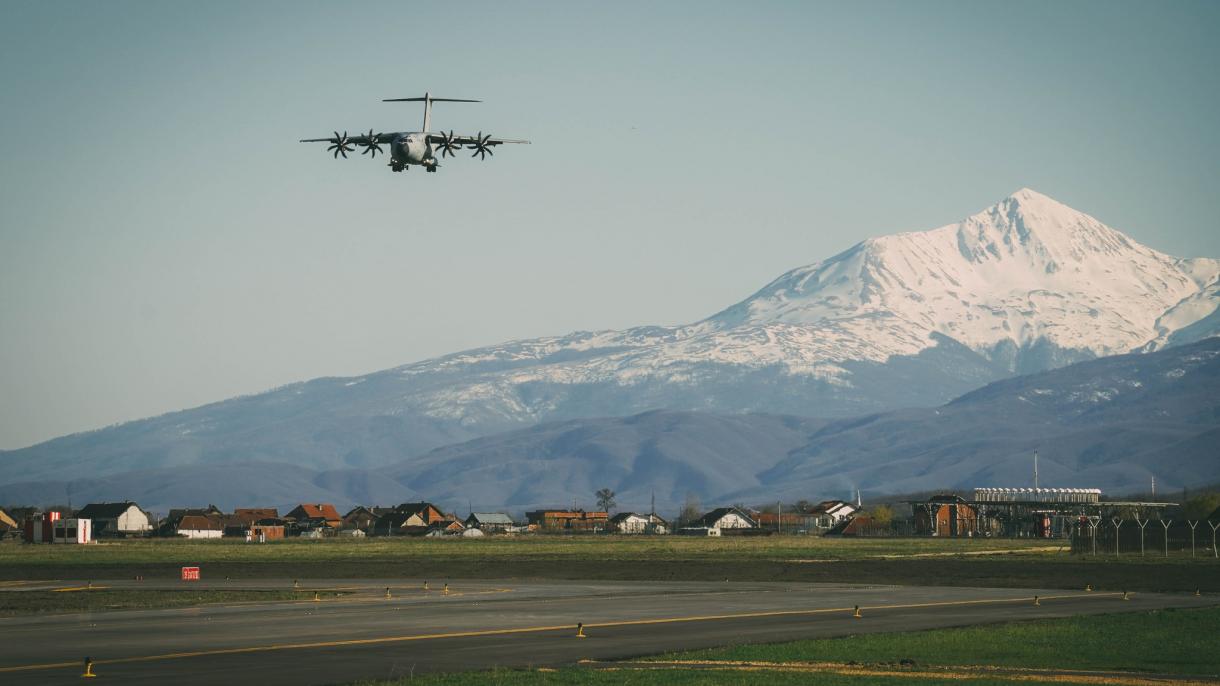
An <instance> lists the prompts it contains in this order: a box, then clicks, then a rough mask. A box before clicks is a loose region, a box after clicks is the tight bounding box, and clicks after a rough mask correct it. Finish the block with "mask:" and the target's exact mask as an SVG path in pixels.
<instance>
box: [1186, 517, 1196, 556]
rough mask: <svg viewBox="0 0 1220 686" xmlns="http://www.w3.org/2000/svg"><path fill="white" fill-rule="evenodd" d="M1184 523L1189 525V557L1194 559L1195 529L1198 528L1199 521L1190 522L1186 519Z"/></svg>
mask: <svg viewBox="0 0 1220 686" xmlns="http://www.w3.org/2000/svg"><path fill="white" fill-rule="evenodd" d="M1186 523H1187V524H1189V525H1190V556H1191V557H1194V556H1195V527H1196V526H1199V520H1197V519H1196V520H1195V521H1193V522H1192V521H1190V520H1189V519H1188V520H1186Z"/></svg>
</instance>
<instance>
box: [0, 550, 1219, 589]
mask: <svg viewBox="0 0 1220 686" xmlns="http://www.w3.org/2000/svg"><path fill="white" fill-rule="evenodd" d="M183 565H199V566H201V567H203V570H204V572H205V574H207V575H208V576H209V577H210V578H216V577H218V576H228V577H232V578H234V579H259V578H262V579H269V578H279V579H283V578H314V579H321V578H327V579H342V578H365V579H371V578H417V579H418V578H429V579H436V580H443V579H461V578H516V579H557V580H565V579H570V580H587V581H597V580H603V581H610V580H656V581H723V580H726V579H728V580H731V581H788V582H791V581H809V582H844V583H883V584H906V585H933V586H944V585H954V586H991V587H1043V588H1083V587H1084V585H1085V584H1092V585H1093V586H1094V587H1095V588H1108V589H1112V590H1132V591H1193V590H1195V589H1202V590H1204V591H1213V592H1220V560H1215V559H1213V558H1209V557H1204V556H1202V554H1201V555H1200V557H1198V558H1191V557H1190V556H1189V554H1187V555H1185V556H1184V555H1182V554H1175V555H1173V556H1171V557H1169V558H1163V557H1160V556H1153V555H1149V556H1147V557H1142V558H1141V557H1139V556H1131V555H1124V556H1122V557H1121V558H1118V559H1117V560H1116V559H1115V558H1113V557H1107V556H1100V557H1097V558H1094V557H1091V556H1079V555H1070V554H1069V553H1068V551H1067V549H1066V547H1065V543H1064V542H1063V541H1046V540H1031V539H1017V540H1012V539H950V538H864V539H850V538H821V537H815V536H767V537H724V538H696V537H684V536H658V537H651V536H650V537H642V536H637V537H633V536H516V537H504V536H495V537H487V538H481V539H426V538H371V539H363V540H361V539H324V540H301V539H290V540H285V541H276V542H272V543H264V544H257V543H245V542H244V541H240V540H225V539H221V540H214V541H188V540H184V539H132V540H122V541H107V542H102V543H98V544H95V545H88V546H56V545H23V544H20V543H4V544H0V580H9V579H108V578H109V579H115V578H130V577H131V576H134V575H137V574H139V575H144V576H145V577H147V578H150V579H152V578H176V576H177V574H178V568H179V567H181V566H183Z"/></svg>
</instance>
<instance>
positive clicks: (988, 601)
mask: <svg viewBox="0 0 1220 686" xmlns="http://www.w3.org/2000/svg"><path fill="white" fill-rule="evenodd" d="M1121 595H1122V594H1121V593H1078V594H1071V595H1055V596H1044V597H1042V598H1041V599H1042V600H1067V599H1077V598H1106V597H1116V596H1121ZM1033 600H1034V596H1029V597H1024V598H983V599H978V600H946V601H939V602H930V603H905V604H898V605H870V606H860V608H859V609H860V610H861V611H862V612H863V611H872V610H904V609H912V608H928V607H952V606H962V605H997V604H1012V603H1031V604H1032V602H1033ZM853 609H854V608H852V607H834V608H818V609H814V610H765V611H760V612H740V613H735V614H721V615H693V616H687V617H659V618H655V619H626V620H618V621H611V622H594V623H587V624H585V625H584V626H585V628H607V627H619V626H640V625H644V624H675V623H681V622H707V621H715V620H726V619H752V618H761V617H784V616H795V615H819V614H831V613H845V612H851V611H852V610H853ZM572 628H573V627H572V625H571V624H560V625H553V626H527V627H516V628H510V629H480V630H476V631H455V632H449V633H437V634H414V635H408V636H379V637H376V638H353V639H346V640H339V641H315V642H310V643H278V644H271V645H264V646H246V647H242V648H217V649H214V650H193V651H188V652H178V653H163V654H160V655H140V656H135V657H117V658H112V659H108V660H94V661H93V664H94V665H118V664H130V663H135V662H156V661H161V660H177V659H182V658H188V657H208V656H214V655H241V654H248V653H268V652H275V651H281V650H307V649H316V648H342V647H347V646H364V645H378V644H383V643H405V642H409V641H429V640H437V639H444V638H476V637H480V636H507V635H511V634H533V633H545V632H549V631H571V630H572ZM68 667H80V661H79V660H74V661H72V662H50V663H44V664H34V665H18V666H13V667H0V674H4V673H8V672H26V671H37V670H47V669H64V668H68Z"/></svg>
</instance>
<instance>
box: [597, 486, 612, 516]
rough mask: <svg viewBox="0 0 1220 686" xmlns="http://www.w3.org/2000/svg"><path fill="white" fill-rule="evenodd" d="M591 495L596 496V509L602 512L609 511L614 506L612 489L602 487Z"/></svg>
mask: <svg viewBox="0 0 1220 686" xmlns="http://www.w3.org/2000/svg"><path fill="white" fill-rule="evenodd" d="M593 495H595V496H597V507H598V509H600V510H602V511H604V512H609V511H610V508H612V507H614V491H612V490H610V489H608V488H603V489H601V490H600V491H598V492H597V493H594V494H593Z"/></svg>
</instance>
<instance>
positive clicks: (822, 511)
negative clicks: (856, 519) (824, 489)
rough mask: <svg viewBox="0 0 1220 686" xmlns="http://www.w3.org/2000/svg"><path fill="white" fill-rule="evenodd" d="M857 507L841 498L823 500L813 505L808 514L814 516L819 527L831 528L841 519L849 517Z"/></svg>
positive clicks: (854, 512)
mask: <svg viewBox="0 0 1220 686" xmlns="http://www.w3.org/2000/svg"><path fill="white" fill-rule="evenodd" d="M858 509H859V508H857V507H856V506H855V505H852V504H851V503H848V502H844V501H842V500H824V501H822V502H820V503H818V504H817V505H814V506H813V508H812V509H810V510H809V514H811V515H813V516H814V521H815V522H816V524H817V527H818V528H819V529H833V528H835V527H836V526H838V525H839V523H840V522H842V521H843V520H845V519H850V518H851V517H852V516H853V515H855V514H856V511H857V510H858Z"/></svg>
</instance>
